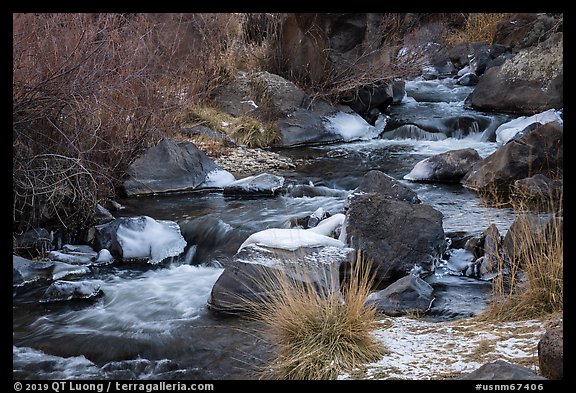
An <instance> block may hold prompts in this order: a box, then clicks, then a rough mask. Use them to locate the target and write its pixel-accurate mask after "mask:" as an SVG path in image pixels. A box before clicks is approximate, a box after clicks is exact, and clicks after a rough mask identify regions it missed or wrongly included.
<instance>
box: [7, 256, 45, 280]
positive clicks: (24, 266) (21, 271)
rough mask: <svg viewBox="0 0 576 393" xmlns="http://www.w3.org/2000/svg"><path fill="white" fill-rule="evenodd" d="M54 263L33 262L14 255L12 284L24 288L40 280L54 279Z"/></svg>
mask: <svg viewBox="0 0 576 393" xmlns="http://www.w3.org/2000/svg"><path fill="white" fill-rule="evenodd" d="M53 269H54V262H53V261H32V260H30V259H26V258H22V257H19V256H17V255H12V272H13V275H12V277H13V278H12V279H13V282H12V284H13V285H14V286H22V285H26V284H28V283H33V282H35V281H38V280H42V279H44V280H48V279H50V278H51V277H52V270H53Z"/></svg>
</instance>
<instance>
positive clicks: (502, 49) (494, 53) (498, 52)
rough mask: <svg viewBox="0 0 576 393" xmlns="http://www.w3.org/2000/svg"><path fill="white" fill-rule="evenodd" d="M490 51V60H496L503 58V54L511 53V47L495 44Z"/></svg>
mask: <svg viewBox="0 0 576 393" xmlns="http://www.w3.org/2000/svg"><path fill="white" fill-rule="evenodd" d="M488 51H489V53H490V58H491V59H496V58H498V57H500V56H502V55H503V54H505V53H507V52H510V47H508V46H506V45H502V44H493V45H490V48H489V49H488Z"/></svg>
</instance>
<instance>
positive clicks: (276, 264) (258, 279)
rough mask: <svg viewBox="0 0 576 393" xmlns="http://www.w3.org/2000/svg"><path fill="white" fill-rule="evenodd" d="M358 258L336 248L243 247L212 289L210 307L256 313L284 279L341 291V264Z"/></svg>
mask: <svg viewBox="0 0 576 393" xmlns="http://www.w3.org/2000/svg"><path fill="white" fill-rule="evenodd" d="M354 257H355V253H354V250H352V249H346V248H336V247H315V248H299V249H297V250H295V251H285V250H280V249H274V250H271V249H266V248H265V247H251V246H248V247H245V248H242V250H241V251H239V252H238V253H237V254H236V255H235V256H234V262H233V263H232V264H230V265H229V266H227V267H226V268H225V269H224V272H223V273H222V274H221V275H220V277H219V278H218V280H217V281H216V283H215V284H214V286H213V287H212V291H211V293H210V299H209V300H208V307H209V308H210V309H212V310H214V311H218V312H224V313H229V314H238V313H246V312H247V313H252V312H254V311H255V310H257V309H258V307H260V305H261V304H263V303H265V302H267V301H269V300H270V299H271V297H272V296H275V295H277V294H278V290H279V289H278V288H281V285H282V284H280V282H283V281H282V280H283V278H281V277H286V278H287V280H288V281H287V282H289V283H292V285H302V286H305V287H306V288H316V289H317V290H318V291H324V293H328V291H334V290H335V289H336V290H337V287H338V285H339V270H340V265H341V264H343V263H350V262H352V260H353V258H354Z"/></svg>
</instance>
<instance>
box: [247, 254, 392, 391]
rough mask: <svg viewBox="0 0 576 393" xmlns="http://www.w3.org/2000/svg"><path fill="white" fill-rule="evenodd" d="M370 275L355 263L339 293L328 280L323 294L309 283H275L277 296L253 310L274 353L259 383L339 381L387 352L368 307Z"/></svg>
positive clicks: (283, 279)
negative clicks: (376, 331) (378, 340)
mask: <svg viewBox="0 0 576 393" xmlns="http://www.w3.org/2000/svg"><path fill="white" fill-rule="evenodd" d="M369 271H370V270H369V269H366V268H365V266H362V263H361V262H360V261H359V260H357V262H356V263H355V264H354V266H353V267H352V271H351V272H352V274H351V276H350V279H349V280H348V281H347V282H345V283H343V284H342V285H341V286H340V287H339V286H338V284H337V283H336V281H337V280H326V282H327V283H328V287H327V288H325V289H324V290H319V288H317V287H315V286H314V285H313V284H310V282H309V281H306V280H305V281H299V282H294V280H292V279H290V278H288V277H287V276H286V275H280V276H278V277H274V280H273V281H274V282H275V283H276V287H275V290H274V291H273V292H271V296H270V297H269V298H268V299H267V301H266V302H265V305H264V306H262V305H261V304H259V305H257V306H256V307H255V308H254V309H255V314H256V316H257V318H258V319H259V320H261V321H262V322H263V323H264V325H265V331H266V333H267V335H268V338H269V340H270V342H271V343H272V344H273V345H274V346H275V348H276V350H275V354H274V358H273V360H272V361H271V363H270V364H269V365H268V366H267V368H266V369H265V370H264V371H263V373H262V375H261V377H262V378H264V379H296V380H303V379H335V378H336V377H337V376H338V375H340V374H342V373H345V372H352V371H353V370H355V369H357V368H358V367H360V366H362V365H363V364H365V363H368V362H372V361H376V360H378V359H379V358H380V357H381V356H382V354H383V353H384V350H383V348H382V347H381V345H380V344H378V343H377V342H376V340H375V339H374V337H373V336H372V331H373V330H375V329H377V328H378V322H377V313H376V310H375V308H374V307H373V306H368V305H366V304H365V301H366V297H367V296H368V293H369V292H370V289H371V287H372V278H371V276H370V274H369ZM302 274H303V275H306V274H307V273H306V272H305V271H304V272H302Z"/></svg>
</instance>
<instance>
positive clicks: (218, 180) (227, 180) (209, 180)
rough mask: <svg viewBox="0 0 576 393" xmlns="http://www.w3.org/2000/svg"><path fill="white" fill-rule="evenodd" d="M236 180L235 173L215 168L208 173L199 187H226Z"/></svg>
mask: <svg viewBox="0 0 576 393" xmlns="http://www.w3.org/2000/svg"><path fill="white" fill-rule="evenodd" d="M235 181H236V178H235V177H234V175H233V174H231V173H230V172H228V171H225V170H223V169H214V170H213V171H211V172H209V173H208V174H207V175H206V180H204V183H202V184H201V185H200V186H199V187H198V188H224V187H226V186H227V185H229V184H231V183H233V182H235Z"/></svg>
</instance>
